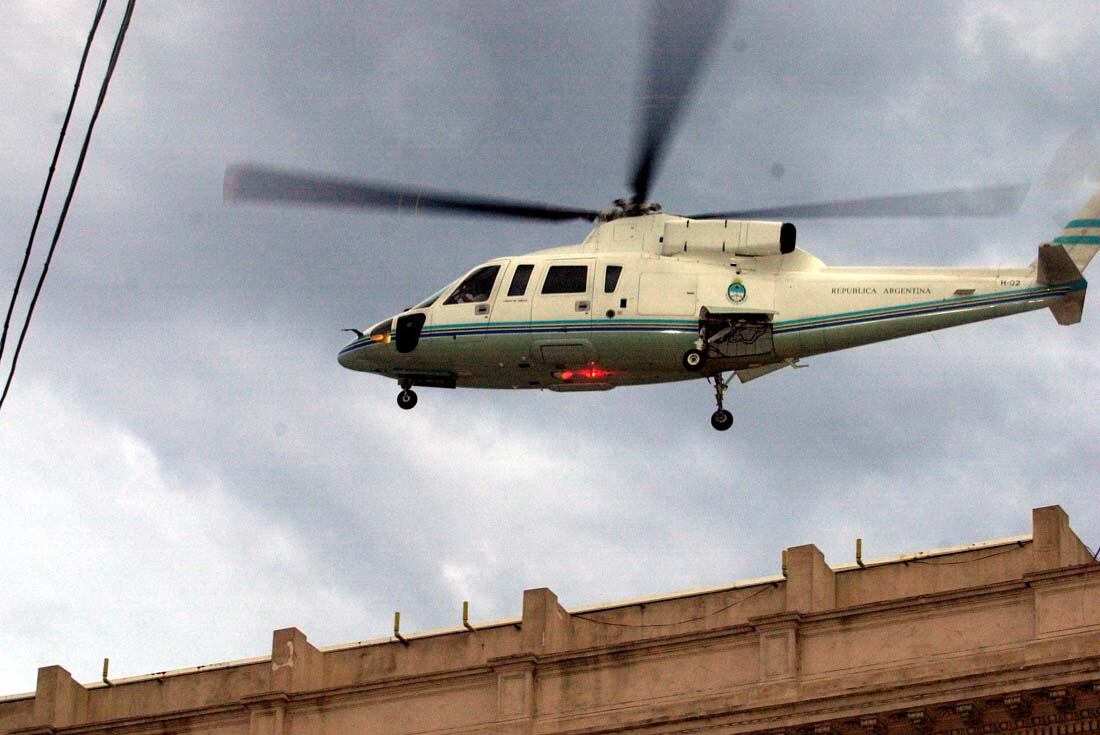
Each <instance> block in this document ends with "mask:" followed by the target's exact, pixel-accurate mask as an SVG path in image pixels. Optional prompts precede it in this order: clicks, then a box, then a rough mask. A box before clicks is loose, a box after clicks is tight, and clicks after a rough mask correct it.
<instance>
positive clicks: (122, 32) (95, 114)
mask: <svg viewBox="0 0 1100 735" xmlns="http://www.w3.org/2000/svg"><path fill="white" fill-rule="evenodd" d="M136 2H137V0H129V1H128V2H127V4H126V12H125V13H124V14H123V16H122V23H121V25H120V26H119V29H118V35H117V36H116V37H115V45H114V48H113V49H111V59H110V61H109V62H108V63H107V72H106V73H105V74H104V76H103V82H102V83H101V84H100V87H99V97H98V98H97V99H96V104H95V109H94V110H93V111H92V117H91V119H90V120H89V121H88V129H87V131H86V132H85V134H84V143H83V144H82V145H81V147H80V156H79V158H77V161H76V168H75V169H74V170H73V175H72V179H71V181H70V182H69V191H68V193H67V194H66V196H65V204H64V206H62V208H61V214H60V216H59V217H58V220H57V226H56V227H55V228H54V233H53V239H52V240H51V242H50V249H49V251H48V252H47V253H46V260H45V262H44V263H43V265H42V273H41V274H40V275H39V277H38V283H37V284H36V286H35V289H34V296H32V297H31V303H30V306H29V307H28V308H27V316H26V319H25V320H24V321H23V328H22V330H21V331H20V332H19V341H18V342H17V343H16V346H15V352H14V353H13V354H12V359H11V366H10V368H9V370H8V377H7V380H6V381H5V382H4V392H3V394H0V409H3V406H4V401H5V400H7V397H8V391H9V390H11V383H12V379H13V378H14V377H15V368H16V365H17V364H18V362H19V353H20V352H21V351H22V349H23V342H24V340H25V339H26V337H27V330H28V329H29V327H30V324H31V317H33V316H34V307H35V306H36V305H37V304H38V297H39V295H40V294H41V293H42V284H43V283H45V282H46V274H47V273H48V272H49V269H50V262H51V261H52V260H53V254H54V251H55V250H56V249H57V241H58V240H59V239H60V238H61V230H62V228H63V227H64V226H65V217H66V216H67V215H68V213H69V205H70V204H72V201H73V195H74V194H75V193H76V184H77V182H78V181H79V180H80V172H81V171H82V170H83V168H84V159H85V158H86V157H87V155H88V146H89V144H90V143H91V140H92V131H93V130H94V129H95V124H96V120H98V119H99V113H100V110H102V109H103V101H104V100H105V99H106V97H107V88H108V86H109V85H110V83H111V77H112V76H113V75H114V73H115V65H116V64H117V63H118V57H119V54H120V53H121V51H122V42H123V41H124V40H125V38H126V31H127V29H128V28H129V27H130V17H131V16H132V15H133V13H134V5H135V3H136ZM101 4H102V3H101ZM96 22H97V23H98V15H97V20H96ZM82 63H83V62H82Z"/></svg>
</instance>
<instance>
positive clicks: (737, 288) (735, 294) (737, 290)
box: [726, 280, 748, 304]
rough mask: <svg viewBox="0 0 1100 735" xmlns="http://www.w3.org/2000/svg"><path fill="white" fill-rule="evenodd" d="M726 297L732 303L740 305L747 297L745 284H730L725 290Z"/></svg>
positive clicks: (735, 282) (737, 282) (739, 282)
mask: <svg viewBox="0 0 1100 735" xmlns="http://www.w3.org/2000/svg"><path fill="white" fill-rule="evenodd" d="M726 296H729V299H730V301H732V302H733V303H735V304H740V303H741V302H742V301H744V300H745V297H746V296H748V291H746V290H745V284H743V283H741V281H740V280H737V281H734V282H733V283H731V284H730V287H729V289H727V290H726Z"/></svg>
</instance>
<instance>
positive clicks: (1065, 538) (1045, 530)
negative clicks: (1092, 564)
mask: <svg viewBox="0 0 1100 735" xmlns="http://www.w3.org/2000/svg"><path fill="white" fill-rule="evenodd" d="M1031 537H1032V540H1033V541H1034V545H1033V547H1032V548H1033V551H1032V563H1031V571H1033V572H1043V571H1046V570H1048V569H1060V568H1061V567H1069V566H1074V565H1076V564H1085V563H1087V562H1089V561H1091V560H1092V556H1091V554H1089V550H1088V548H1087V547H1086V546H1085V545H1084V544H1083V543H1081V539H1079V538H1077V534H1075V533H1074V532H1073V529H1072V528H1070V527H1069V516H1068V515H1067V514H1066V512H1065V511H1064V510H1062V506H1060V505H1048V506H1046V507H1043V508H1035V509H1034V510H1032V511H1031Z"/></svg>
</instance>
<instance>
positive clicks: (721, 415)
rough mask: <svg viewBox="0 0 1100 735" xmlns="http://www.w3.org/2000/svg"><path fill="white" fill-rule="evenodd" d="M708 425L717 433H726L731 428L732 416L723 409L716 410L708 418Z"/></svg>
mask: <svg viewBox="0 0 1100 735" xmlns="http://www.w3.org/2000/svg"><path fill="white" fill-rule="evenodd" d="M710 425H711V426H713V427H714V428H715V429H717V430H718V431H726V430H727V429H729V427H731V426H733V414H732V413H730V412H729V411H727V410H726V409H724V408H721V409H718V410H717V411H715V412H714V414H713V415H712V416H711V417H710Z"/></svg>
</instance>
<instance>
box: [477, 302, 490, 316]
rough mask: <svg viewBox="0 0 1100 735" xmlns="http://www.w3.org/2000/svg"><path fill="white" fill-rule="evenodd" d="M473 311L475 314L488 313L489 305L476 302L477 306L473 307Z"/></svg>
mask: <svg viewBox="0 0 1100 735" xmlns="http://www.w3.org/2000/svg"><path fill="white" fill-rule="evenodd" d="M474 313H475V314H488V313H489V305H488V304H478V305H477V306H475V307H474Z"/></svg>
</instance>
